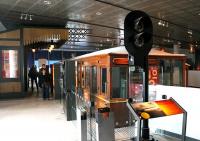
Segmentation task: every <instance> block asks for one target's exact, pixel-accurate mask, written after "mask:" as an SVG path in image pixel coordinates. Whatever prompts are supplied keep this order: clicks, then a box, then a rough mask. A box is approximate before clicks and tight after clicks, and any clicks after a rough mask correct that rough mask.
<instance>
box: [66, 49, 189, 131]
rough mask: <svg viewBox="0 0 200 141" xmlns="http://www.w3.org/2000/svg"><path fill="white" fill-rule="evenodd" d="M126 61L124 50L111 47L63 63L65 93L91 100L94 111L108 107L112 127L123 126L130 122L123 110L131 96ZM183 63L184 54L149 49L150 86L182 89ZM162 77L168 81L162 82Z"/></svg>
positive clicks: (183, 82) (125, 110) (163, 80)
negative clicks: (70, 91)
mask: <svg viewBox="0 0 200 141" xmlns="http://www.w3.org/2000/svg"><path fill="white" fill-rule="evenodd" d="M127 58H128V53H127V51H126V49H125V47H115V48H111V49H106V50H101V51H97V52H93V53H89V54H86V55H82V56H78V57H75V58H72V59H70V60H66V61H67V64H68V65H66V88H67V89H68V91H69V89H73V91H74V93H75V95H80V94H81V95H82V97H83V98H84V99H85V100H86V101H88V102H89V101H94V107H95V109H96V110H97V109H99V108H104V107H109V108H110V110H111V111H113V112H114V116H115V127H123V126H126V125H128V124H129V120H130V118H129V117H128V115H129V111H128V108H127V107H126V100H127V98H129V97H130V96H131V95H129V94H128V89H129V88H128V84H129V83H128V75H129V74H128V59H127ZM185 61H186V56H185V55H184V54H171V53H166V52H163V51H160V50H155V49H152V50H151V52H150V54H149V71H150V77H149V79H150V83H152V84H156V83H157V84H165V83H166V85H180V86H185V85H186V79H185V78H186V67H185ZM73 65H74V67H73ZM174 68H176V69H175V70H173V71H169V70H170V69H174ZM69 71H70V72H69ZM165 77H167V78H168V79H169V80H168V81H165V80H166V79H165ZM177 78H178V80H177ZM75 106H76V105H74V107H75Z"/></svg>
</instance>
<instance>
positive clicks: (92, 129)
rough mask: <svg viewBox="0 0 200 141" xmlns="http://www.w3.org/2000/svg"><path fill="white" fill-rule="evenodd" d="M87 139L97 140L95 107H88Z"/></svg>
mask: <svg viewBox="0 0 200 141" xmlns="http://www.w3.org/2000/svg"><path fill="white" fill-rule="evenodd" d="M87 111H88V112H87V140H88V141H96V120H95V117H94V108H91V107H88V109H87Z"/></svg>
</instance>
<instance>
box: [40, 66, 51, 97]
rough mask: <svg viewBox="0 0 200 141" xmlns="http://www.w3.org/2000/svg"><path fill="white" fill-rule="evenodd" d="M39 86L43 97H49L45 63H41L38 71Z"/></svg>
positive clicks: (48, 81) (48, 82)
mask: <svg viewBox="0 0 200 141" xmlns="http://www.w3.org/2000/svg"><path fill="white" fill-rule="evenodd" d="M39 86H40V87H41V88H42V92H43V96H42V97H43V99H44V100H45V99H49V88H50V75H49V71H48V69H47V68H46V65H45V64H42V68H41V69H40V71H39Z"/></svg>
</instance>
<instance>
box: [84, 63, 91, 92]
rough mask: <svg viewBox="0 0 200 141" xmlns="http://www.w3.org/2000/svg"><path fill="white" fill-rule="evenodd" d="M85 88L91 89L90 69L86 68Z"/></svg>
mask: <svg viewBox="0 0 200 141" xmlns="http://www.w3.org/2000/svg"><path fill="white" fill-rule="evenodd" d="M85 87H86V88H89V87H90V67H88V66H87V67H85Z"/></svg>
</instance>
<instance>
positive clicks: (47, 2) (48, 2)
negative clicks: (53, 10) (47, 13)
mask: <svg viewBox="0 0 200 141" xmlns="http://www.w3.org/2000/svg"><path fill="white" fill-rule="evenodd" d="M43 3H44V4H45V5H51V1H49V0H44V1H43Z"/></svg>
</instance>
